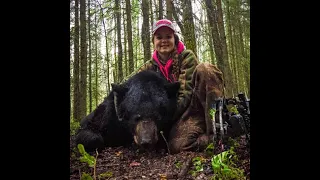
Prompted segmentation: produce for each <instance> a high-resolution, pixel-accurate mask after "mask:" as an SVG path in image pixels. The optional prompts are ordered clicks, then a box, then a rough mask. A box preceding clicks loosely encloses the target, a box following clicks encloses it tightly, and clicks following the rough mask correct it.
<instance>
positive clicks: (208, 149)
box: [204, 143, 214, 156]
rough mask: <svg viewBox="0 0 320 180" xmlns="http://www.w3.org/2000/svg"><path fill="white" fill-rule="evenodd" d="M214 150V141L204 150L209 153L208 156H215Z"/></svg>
mask: <svg viewBox="0 0 320 180" xmlns="http://www.w3.org/2000/svg"><path fill="white" fill-rule="evenodd" d="M213 150H214V145H213V143H210V144H209V145H208V146H207V148H206V149H205V150H204V152H205V153H206V154H207V155H208V156H213Z"/></svg>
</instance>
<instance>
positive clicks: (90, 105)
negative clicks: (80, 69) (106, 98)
mask: <svg viewBox="0 0 320 180" xmlns="http://www.w3.org/2000/svg"><path fill="white" fill-rule="evenodd" d="M90 18H91V15H90V0H88V39H89V112H92V82H91V79H92V72H91V33H90Z"/></svg>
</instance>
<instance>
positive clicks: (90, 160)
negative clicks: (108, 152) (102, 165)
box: [78, 144, 96, 167]
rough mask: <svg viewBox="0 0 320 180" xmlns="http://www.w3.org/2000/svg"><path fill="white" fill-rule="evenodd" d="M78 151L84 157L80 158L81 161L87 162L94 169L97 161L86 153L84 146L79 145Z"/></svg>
mask: <svg viewBox="0 0 320 180" xmlns="http://www.w3.org/2000/svg"><path fill="white" fill-rule="evenodd" d="M78 150H79V152H80V154H81V155H82V156H81V157H80V161H81V162H86V163H87V164H88V165H89V167H94V166H95V163H96V159H95V158H94V157H93V156H91V155H90V154H88V153H87V152H86V151H85V149H84V146H83V145H82V144H78Z"/></svg>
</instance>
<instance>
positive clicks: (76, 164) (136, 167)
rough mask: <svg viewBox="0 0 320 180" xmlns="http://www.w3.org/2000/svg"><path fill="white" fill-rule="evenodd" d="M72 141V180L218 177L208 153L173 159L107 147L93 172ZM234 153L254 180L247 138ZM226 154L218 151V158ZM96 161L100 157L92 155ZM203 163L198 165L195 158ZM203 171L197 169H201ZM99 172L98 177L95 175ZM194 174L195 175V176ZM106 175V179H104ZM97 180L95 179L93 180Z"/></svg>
mask: <svg viewBox="0 0 320 180" xmlns="http://www.w3.org/2000/svg"><path fill="white" fill-rule="evenodd" d="M73 139H74V137H73V136H71V137H70V180H80V179H81V178H80V177H81V176H83V173H84V172H85V173H87V174H89V175H91V177H94V176H95V177H96V179H97V180H98V179H117V180H118V179H119V180H122V179H130V180H131V179H132V180H133V179H146V180H147V179H161V180H166V179H168V180H169V179H175V180H182V179H183V180H188V179H211V178H212V177H213V175H214V172H213V168H212V164H211V158H212V155H211V156H209V155H208V154H207V153H205V152H181V153H178V154H174V155H170V154H168V153H166V152H165V150H163V151H157V152H154V151H153V152H139V151H137V150H136V149H134V148H133V147H132V148H124V147H116V148H110V147H106V148H105V149H104V150H102V151H101V152H100V153H98V156H97V158H96V159H97V162H96V168H95V170H94V168H90V167H89V166H88V165H87V164H86V163H84V162H80V160H79V157H80V153H79V151H78V150H77V149H76V146H75V144H74V142H73ZM235 142H237V144H238V145H237V146H236V147H235V149H234V152H235V153H236V155H237V157H238V161H237V162H236V163H235V166H236V168H239V169H241V170H243V175H244V176H245V178H246V179H250V148H249V147H248V146H247V143H246V140H245V137H244V136H242V137H240V138H238V139H236V140H235ZM220 152H222V150H221V149H220V150H219V148H215V152H214V154H215V155H216V154H218V153H220ZM91 155H92V156H94V157H96V154H91ZM197 157H198V160H199V159H200V160H201V163H199V162H198V164H197V163H195V161H193V159H194V158H197ZM199 165H200V166H201V167H203V168H200V169H199V168H197V166H199ZM94 172H95V175H94ZM192 172H193V174H192ZM103 175H104V177H103ZM93 179H94V178H93ZM235 179H237V178H235Z"/></svg>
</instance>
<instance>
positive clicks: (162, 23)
mask: <svg viewBox="0 0 320 180" xmlns="http://www.w3.org/2000/svg"><path fill="white" fill-rule="evenodd" d="M161 27H168V28H170V29H172V31H173V33H176V30H175V28H174V26H173V23H172V22H171V21H170V20H168V19H161V20H159V21H157V22H155V23H154V24H153V26H152V34H154V33H155V32H156V31H157V30H158V29H159V28H161Z"/></svg>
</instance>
